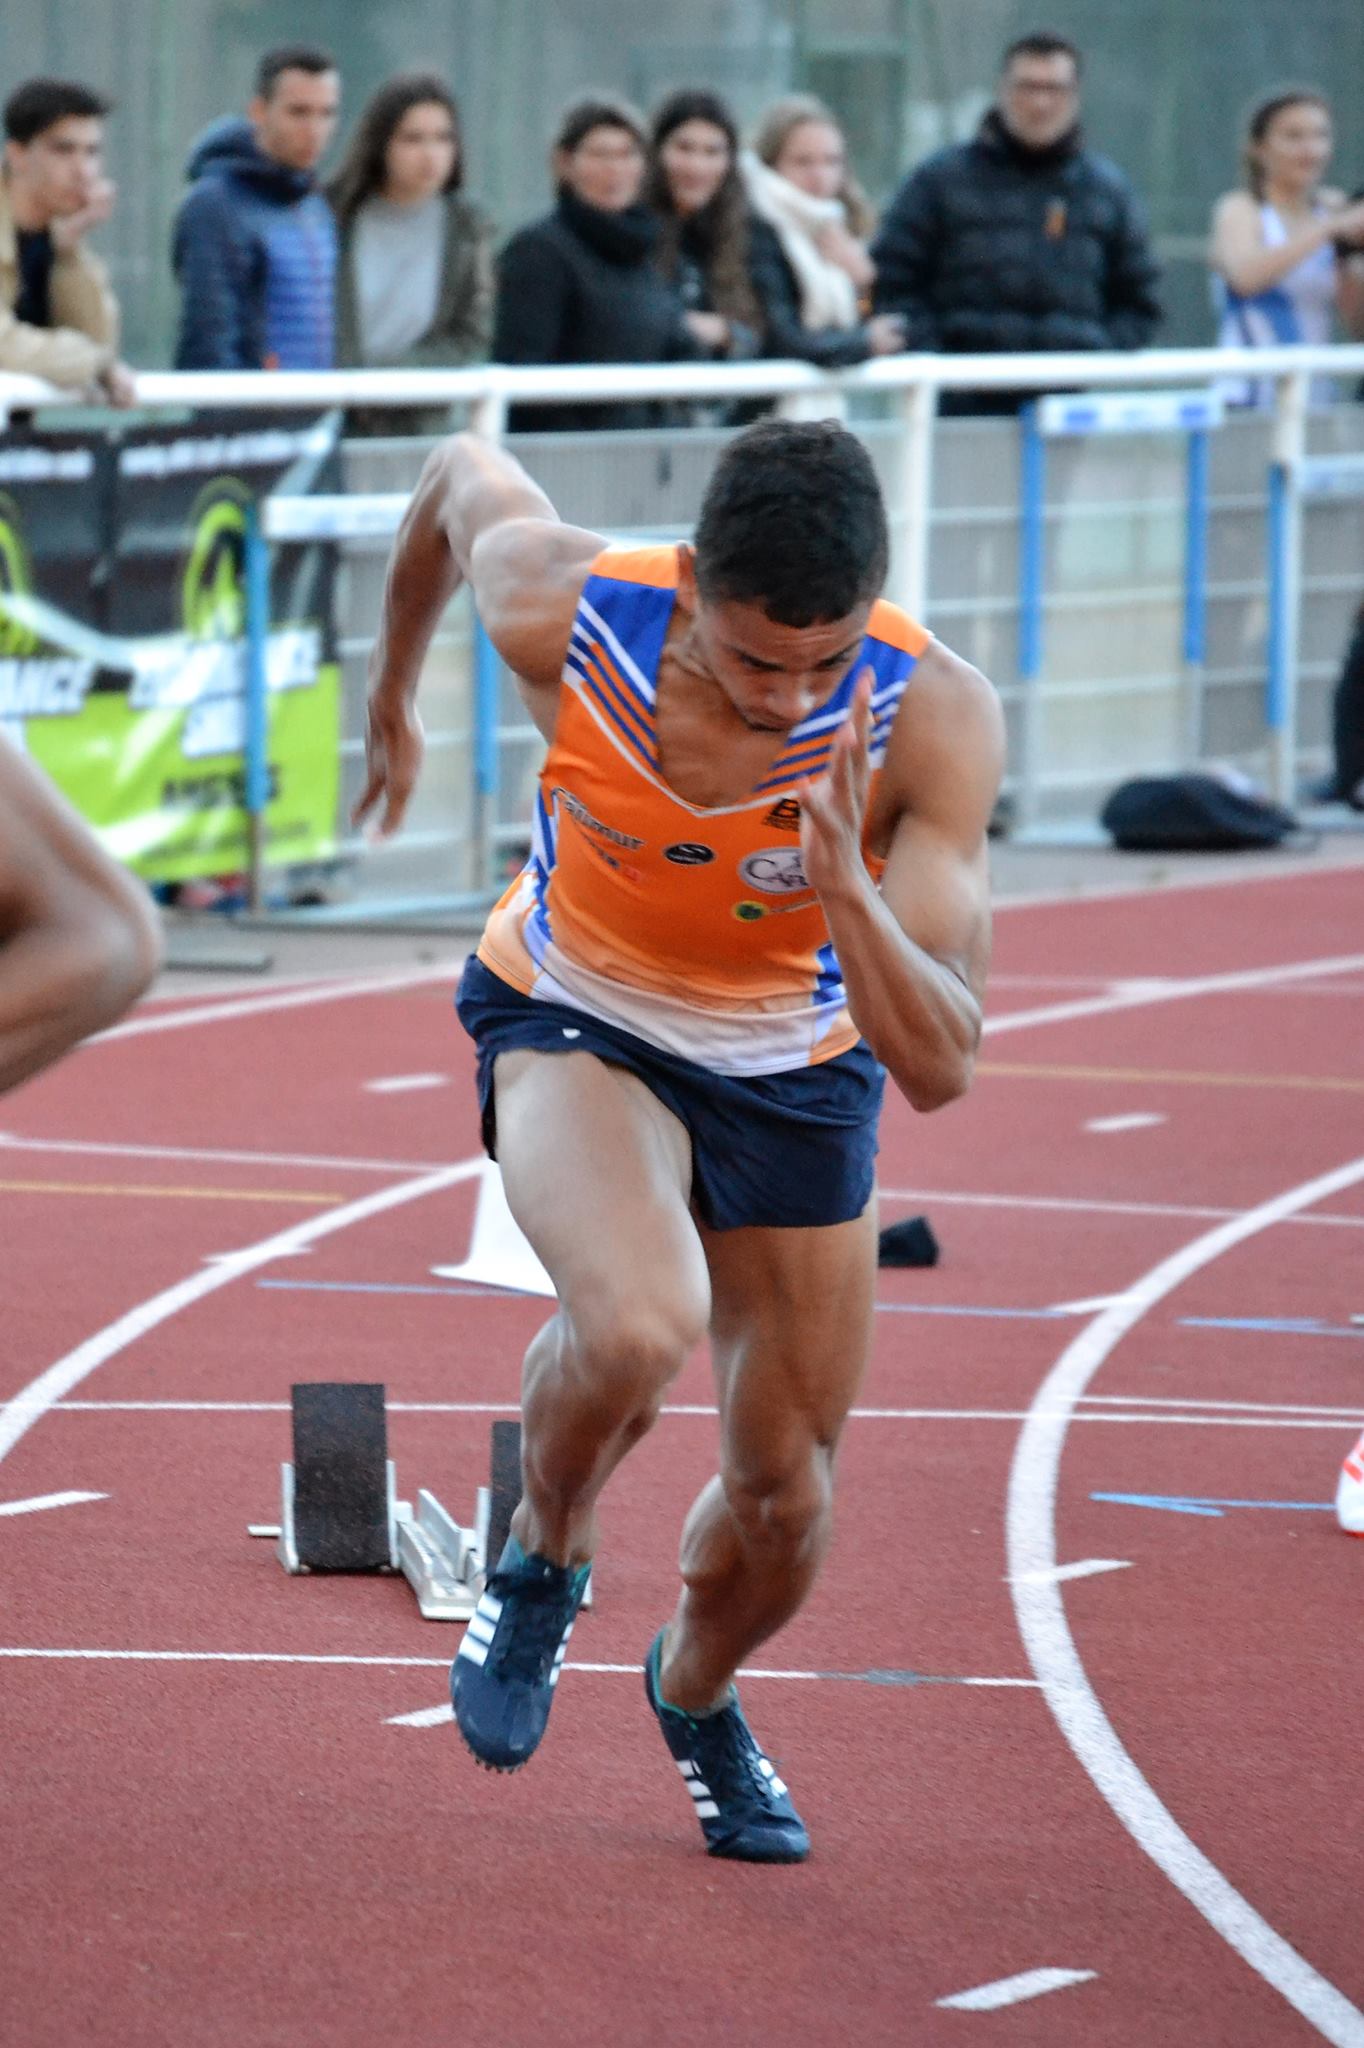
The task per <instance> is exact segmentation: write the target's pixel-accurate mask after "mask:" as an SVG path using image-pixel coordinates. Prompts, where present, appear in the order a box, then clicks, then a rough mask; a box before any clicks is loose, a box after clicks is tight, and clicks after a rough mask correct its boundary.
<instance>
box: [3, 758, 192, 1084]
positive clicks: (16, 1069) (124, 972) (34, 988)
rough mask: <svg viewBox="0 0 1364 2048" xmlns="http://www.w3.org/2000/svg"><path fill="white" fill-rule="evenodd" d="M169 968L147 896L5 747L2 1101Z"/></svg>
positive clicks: (46, 785)
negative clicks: (5, 1093)
mask: <svg viewBox="0 0 1364 2048" xmlns="http://www.w3.org/2000/svg"><path fill="white" fill-rule="evenodd" d="M160 958H161V935H160V930H159V927H158V925H157V921H156V916H155V913H154V912H153V910H152V908H151V905H150V903H149V902H148V900H147V897H146V895H145V893H144V892H143V890H142V889H140V888H139V887H138V885H137V884H136V883H135V882H134V881H133V880H132V879H131V878H130V877H129V876H128V875H126V874H125V873H124V871H123V870H122V868H120V867H118V866H117V865H116V864H115V863H114V862H113V861H112V860H110V859H109V857H108V855H107V854H106V853H105V852H104V850H103V848H102V847H101V846H100V844H99V842H98V841H97V840H96V838H95V837H94V834H93V833H92V832H91V831H90V830H89V829H88V828H87V826H86V825H85V824H84V823H83V822H82V820H81V819H80V818H78V817H77V815H76V813H75V812H74V811H73V810H72V809H71V807H70V805H69V804H67V803H66V802H64V800H63V799H62V798H61V797H60V796H59V795H58V794H57V792H56V790H54V789H53V788H52V786H51V784H50V783H48V782H47V781H46V780H45V779H44V778H43V777H42V776H41V775H40V774H39V773H38V771H37V770H36V769H35V768H33V767H31V766H30V764H29V763H28V762H27V761H26V760H25V759H24V757H23V756H22V754H19V753H16V752H15V750H14V748H13V747H12V746H11V745H10V743H9V742H8V741H7V740H5V739H3V738H0V1093H3V1091H4V1090H5V1089H6V1088H13V1087H14V1086H16V1084H17V1083H18V1082H20V1081H25V1080H27V1079H28V1077H29V1076H30V1075H31V1074H36V1073H37V1072H38V1071H39V1070H40V1069H41V1068H43V1067H46V1066H48V1065H50V1064H51V1062H52V1061H53V1060H55V1059H59V1058H60V1057H61V1055H62V1054H63V1053H64V1052H67V1051H69V1049H70V1048H71V1047H72V1046H73V1045H75V1043H76V1042H77V1040H78V1039H81V1038H84V1037H86V1036H87V1035H88V1034H89V1033H90V1032H92V1031H99V1030H101V1029H102V1028H103V1027H104V1026H105V1025H108V1024H112V1023H113V1022H114V1020H115V1018H116V1017H119V1016H121V1015H122V1013H123V1011H124V1010H126V1009H127V1008H128V1006H129V1004H130V1003H132V1002H134V1001H135V1000H136V999H137V997H138V996H140V995H141V993H142V991H143V990H144V989H145V988H146V986H147V984H148V982H149V981H150V980H151V978H152V976H153V975H154V974H155V972H156V969H157V966H158V964H159V962H160Z"/></svg>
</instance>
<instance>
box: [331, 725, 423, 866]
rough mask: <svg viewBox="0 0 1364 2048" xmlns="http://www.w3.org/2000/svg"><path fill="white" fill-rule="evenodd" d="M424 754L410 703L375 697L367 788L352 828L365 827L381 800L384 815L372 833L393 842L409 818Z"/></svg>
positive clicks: (368, 741)
mask: <svg viewBox="0 0 1364 2048" xmlns="http://www.w3.org/2000/svg"><path fill="white" fill-rule="evenodd" d="M425 754H426V737H425V734H424V733H423V731H422V722H421V718H420V717H419V715H418V712H417V707H416V705H415V704H414V703H413V702H412V701H411V699H410V698H409V697H406V696H403V697H398V698H395V697H387V696H380V695H379V694H377V693H376V694H375V695H374V696H372V697H371V698H370V700H369V722H368V725H367V727H366V730H365V769H366V776H365V787H364V790H363V793H362V794H361V797H360V800H359V802H358V803H357V804H356V806H355V808H354V810H353V811H352V812H351V814H350V821H351V823H352V825H362V824H363V823H364V821H365V819H366V818H367V817H369V815H370V813H371V812H372V811H373V810H374V809H375V807H376V806H377V805H378V804H379V802H380V801H381V800H382V802H383V806H384V808H383V814H382V816H381V817H380V818H379V821H378V824H377V826H375V827H374V828H373V829H374V831H375V834H376V836H377V837H378V838H380V839H389V838H391V837H392V835H393V834H394V833H395V832H396V831H397V830H398V828H399V826H400V825H401V824H402V822H403V818H404V816H405V815H406V812H407V806H408V804H409V803H410V802H411V799H412V792H413V790H414V789H415V788H416V786H417V777H418V776H419V775H420V773H421V765H422V760H423V758H424V757H425Z"/></svg>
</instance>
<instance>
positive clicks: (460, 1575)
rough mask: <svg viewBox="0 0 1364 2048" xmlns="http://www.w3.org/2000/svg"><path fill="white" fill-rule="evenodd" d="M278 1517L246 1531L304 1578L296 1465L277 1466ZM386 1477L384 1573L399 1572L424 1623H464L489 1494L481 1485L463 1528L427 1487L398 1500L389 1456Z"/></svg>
mask: <svg viewBox="0 0 1364 2048" xmlns="http://www.w3.org/2000/svg"><path fill="white" fill-rule="evenodd" d="M279 1470H280V1519H279V1521H278V1522H253V1523H251V1524H250V1527H249V1531H248V1533H249V1534H250V1535H252V1536H259V1537H272V1538H273V1539H274V1543H275V1555H276V1556H277V1557H278V1559H279V1561H280V1563H281V1564H282V1565H283V1566H284V1569H285V1571H286V1572H290V1573H292V1574H294V1575H295V1576H296V1577H306V1576H307V1575H308V1574H310V1573H311V1572H312V1571H313V1570H314V1569H315V1567H314V1566H313V1565H311V1564H308V1563H306V1562H305V1561H304V1560H303V1559H302V1558H301V1557H300V1556H299V1551H298V1537H297V1532H296V1529H295V1524H294V1468H293V1466H292V1465H281V1466H280V1468H279ZM386 1470H387V1475H388V1535H389V1554H388V1562H387V1563H386V1564H381V1565H379V1566H378V1567H377V1569H378V1570H379V1571H382V1572H401V1573H402V1575H403V1577H404V1578H405V1579H406V1580H407V1583H408V1584H409V1586H411V1588H412V1590H413V1592H414V1593H415V1594H416V1596H417V1605H418V1607H419V1608H420V1609H421V1612H422V1615H423V1617H424V1619H425V1620H427V1621H468V1619H469V1617H470V1615H471V1614H472V1613H473V1611H474V1609H475V1608H476V1607H477V1605H478V1602H479V1597H480V1595H481V1594H482V1591H483V1581H484V1578H485V1576H486V1571H487V1566H486V1563H485V1559H486V1556H487V1541H488V1520H489V1516H490V1514H491V1512H492V1494H491V1492H490V1490H489V1489H488V1488H487V1487H486V1486H480V1487H479V1489H478V1495H477V1499H476V1504H475V1507H474V1526H473V1528H472V1529H466V1528H463V1527H462V1526H461V1524H460V1523H458V1522H457V1521H456V1520H455V1518H454V1516H453V1515H452V1514H450V1513H449V1511H448V1510H447V1509H446V1508H444V1507H442V1505H441V1503H440V1502H439V1501H438V1500H437V1499H436V1496H435V1494H434V1493H432V1492H430V1491H429V1489H428V1488H426V1487H424V1486H423V1487H420V1488H419V1489H418V1492H417V1504H416V1508H415V1510H414V1508H413V1505H412V1502H411V1501H408V1500H399V1499H398V1482H397V1474H396V1470H395V1467H394V1464H393V1461H392V1459H391V1458H390V1459H389V1460H388V1463H387V1467H386Z"/></svg>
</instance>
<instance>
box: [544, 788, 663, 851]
mask: <svg viewBox="0 0 1364 2048" xmlns="http://www.w3.org/2000/svg"><path fill="white" fill-rule="evenodd" d="M554 801H555V802H556V803H558V804H562V806H563V808H564V809H565V810H566V811H567V812H568V815H569V817H570V818H572V819H573V821H574V823H575V824H577V825H581V826H582V828H583V830H584V832H595V833H596V835H597V837H598V838H599V839H606V840H609V842H610V843H611V845H612V846H627V847H640V846H643V844H644V841H643V840H642V839H635V838H633V837H632V836H631V834H630V833H629V832H617V830H616V828H615V826H614V825H603V823H602V821H601V819H600V818H594V817H593V815H592V813H591V811H589V810H588V808H587V805H586V804H585V803H583V802H582V800H581V799H580V798H579V797H576V796H574V794H573V792H572V790H571V789H565V788H564V787H563V785H562V783H561V784H560V785H559V787H558V788H557V789H556V790H555V791H554Z"/></svg>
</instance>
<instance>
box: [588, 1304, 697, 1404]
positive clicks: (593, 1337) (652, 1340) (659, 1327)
mask: <svg viewBox="0 0 1364 2048" xmlns="http://www.w3.org/2000/svg"><path fill="white" fill-rule="evenodd" d="M705 1326H706V1314H705V1305H704V1303H703V1302H701V1301H700V1300H699V1299H698V1298H696V1297H695V1296H694V1295H692V1294H690V1293H689V1292H688V1291H687V1290H686V1289H685V1288H678V1289H671V1290H669V1289H659V1290H657V1291H656V1292H654V1293H651V1294H648V1295H638V1294H633V1293H631V1294H613V1295H611V1296H609V1297H608V1296H604V1295H603V1296H599V1297H598V1298H597V1299H595V1300H592V1301H589V1302H584V1303H583V1304H581V1305H580V1306H579V1307H578V1308H577V1309H576V1310H575V1311H574V1312H573V1313H572V1315H571V1327H572V1349H573V1357H574V1370H575V1374H576V1377H577V1379H578V1381H579V1386H580V1391H581V1393H582V1394H583V1395H585V1396H586V1398H587V1399H588V1400H590V1401H593V1402H598V1403H600V1404H601V1406H602V1407H603V1408H604V1409H605V1410H606V1411H608V1412H619V1411H622V1410H629V1411H631V1412H632V1413H633V1414H634V1415H636V1416H637V1417H639V1418H641V1420H642V1423H643V1427H644V1428H647V1427H648V1426H649V1424H650V1423H652V1422H653V1420H654V1418H655V1417H656V1415H657V1413H658V1410H659V1407H660V1406H661V1405H662V1401H663V1397H664V1394H665V1393H666V1392H667V1389H668V1388H669V1387H670V1386H671V1384H672V1382H673V1381H674V1380H675V1379H676V1378H677V1375H678V1373H679V1372H681V1370H682V1367H683V1366H684V1365H685V1364H686V1361H687V1357H688V1354H689V1353H690V1352H691V1350H692V1349H693V1347H694V1346H695V1345H696V1344H697V1342H698V1341H699V1339H700V1338H701V1336H702V1335H703V1334H704V1331H705ZM641 1433H642V1431H641Z"/></svg>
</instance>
